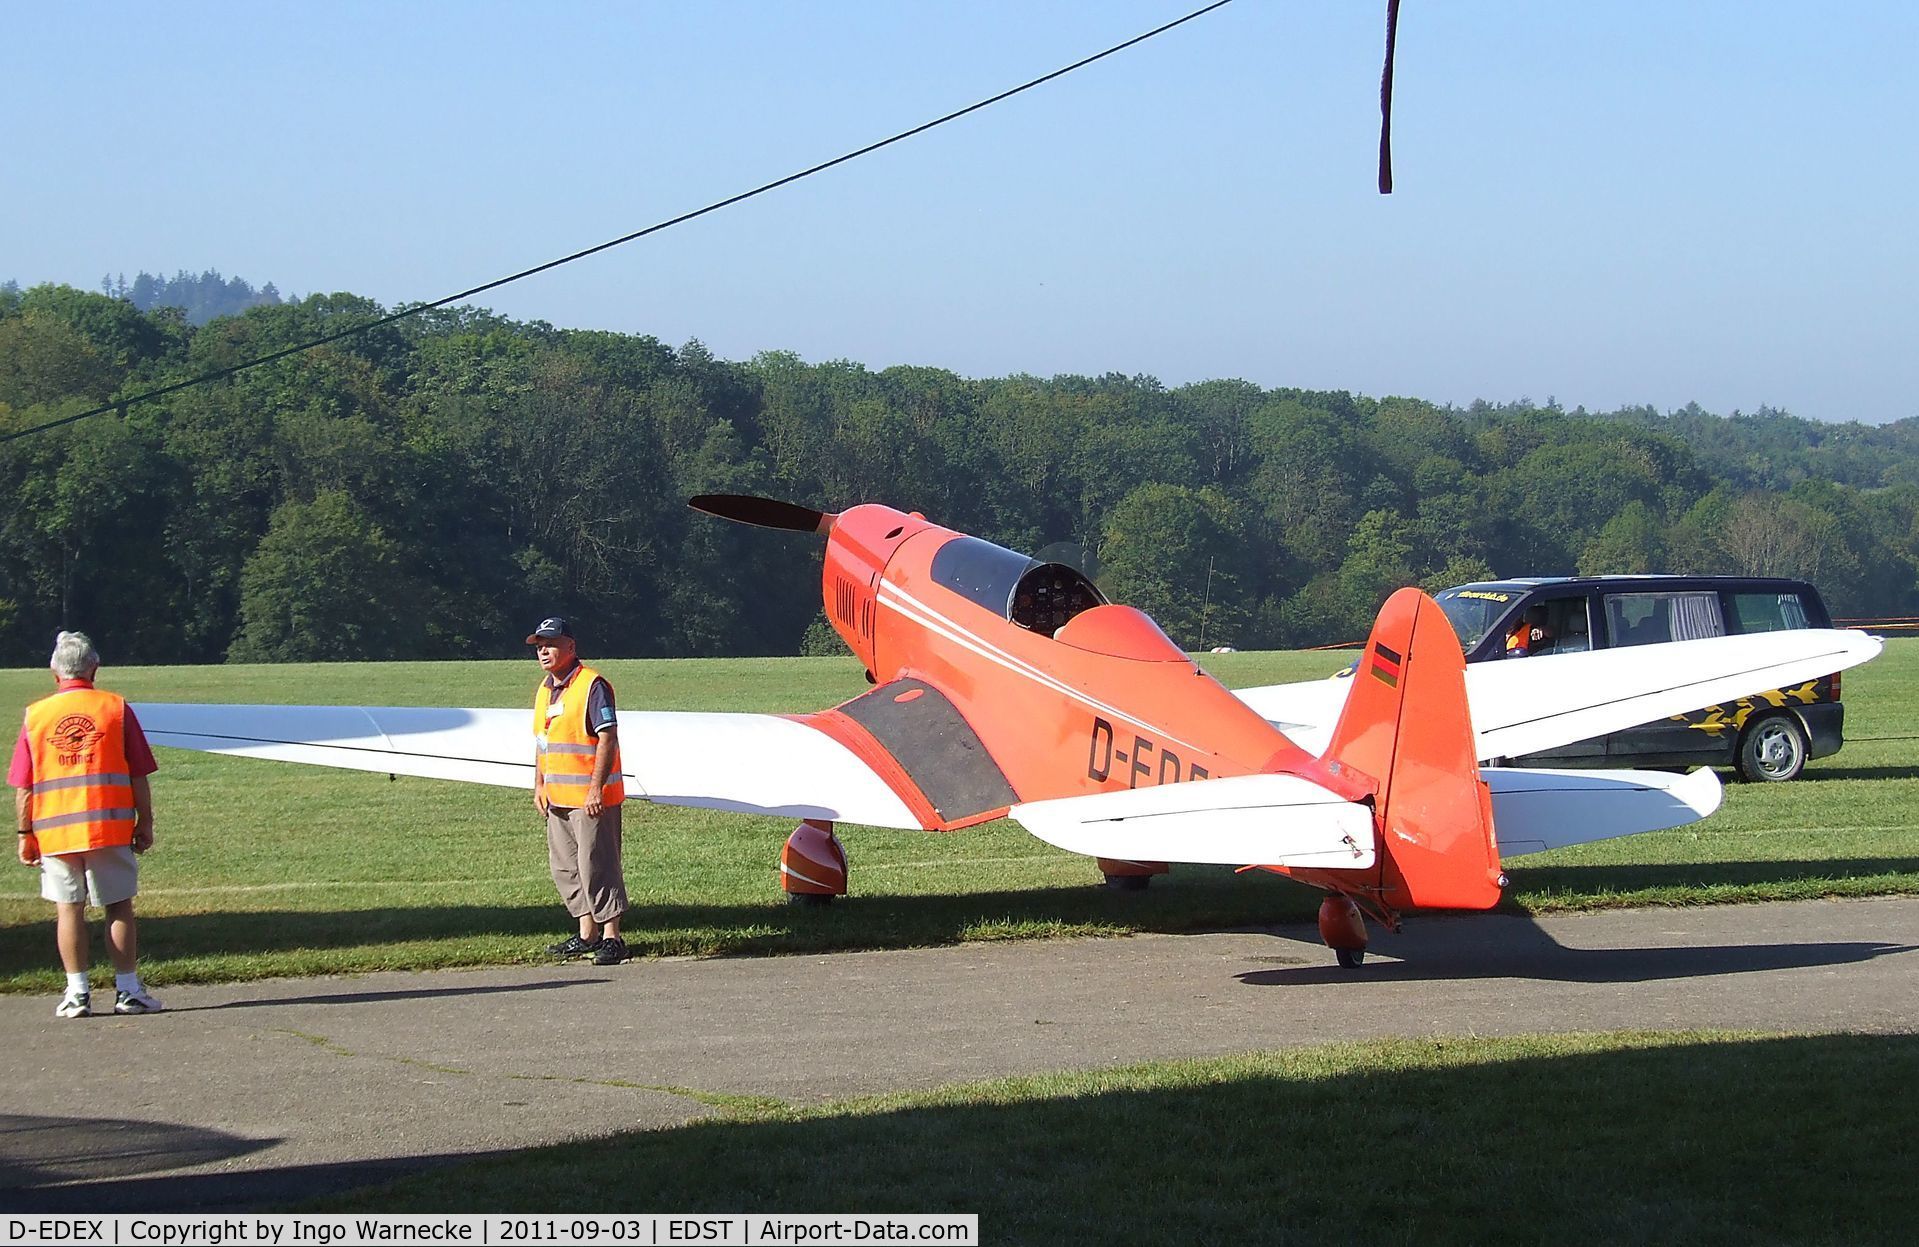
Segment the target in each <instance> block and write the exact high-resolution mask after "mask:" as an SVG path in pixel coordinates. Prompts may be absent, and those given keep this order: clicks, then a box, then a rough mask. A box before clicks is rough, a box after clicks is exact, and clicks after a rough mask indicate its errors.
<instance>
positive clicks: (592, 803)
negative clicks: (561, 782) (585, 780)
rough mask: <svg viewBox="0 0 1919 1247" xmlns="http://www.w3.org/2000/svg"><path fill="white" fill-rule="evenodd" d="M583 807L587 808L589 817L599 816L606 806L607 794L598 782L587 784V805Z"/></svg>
mask: <svg viewBox="0 0 1919 1247" xmlns="http://www.w3.org/2000/svg"><path fill="white" fill-rule="evenodd" d="M582 808H583V809H585V810H586V816H587V817H588V818H598V817H599V816H600V811H601V810H603V809H605V808H606V794H605V793H604V792H602V791H601V790H600V786H599V785H598V784H588V785H587V786H586V805H585V806H584V807H582Z"/></svg>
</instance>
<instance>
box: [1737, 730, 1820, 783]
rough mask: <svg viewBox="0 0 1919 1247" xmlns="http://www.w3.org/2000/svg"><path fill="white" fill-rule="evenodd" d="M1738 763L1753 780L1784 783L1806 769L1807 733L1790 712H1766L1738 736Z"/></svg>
mask: <svg viewBox="0 0 1919 1247" xmlns="http://www.w3.org/2000/svg"><path fill="white" fill-rule="evenodd" d="M1735 765H1736V766H1737V767H1738V768H1739V774H1740V777H1741V778H1743V779H1747V780H1750V781H1752V782H1753V783H1756V784H1759V783H1773V784H1776V783H1782V782H1784V781H1785V780H1789V779H1797V778H1798V777H1799V773H1800V772H1801V771H1803V770H1805V769H1806V733H1805V731H1804V730H1803V729H1802V728H1800V726H1799V721H1798V720H1797V719H1795V718H1793V717H1792V716H1791V715H1789V714H1773V715H1767V716H1766V717H1765V718H1763V719H1761V720H1759V721H1758V722H1757V723H1752V724H1748V725H1747V727H1746V730H1745V733H1744V734H1743V735H1741V736H1740V737H1739V754H1738V757H1737V759H1736V762H1735Z"/></svg>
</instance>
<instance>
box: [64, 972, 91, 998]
mask: <svg viewBox="0 0 1919 1247" xmlns="http://www.w3.org/2000/svg"><path fill="white" fill-rule="evenodd" d="M67 995H69V996H85V995H87V972H86V971H85V970H74V971H71V972H69V973H68V974H67Z"/></svg>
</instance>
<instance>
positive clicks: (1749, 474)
mask: <svg viewBox="0 0 1919 1247" xmlns="http://www.w3.org/2000/svg"><path fill="white" fill-rule="evenodd" d="M142 276H145V275H144V274H143V275H142ZM181 276H182V277H183V278H184V277H187V276H188V275H186V274H182V275H181ZM205 276H206V277H207V278H208V279H209V281H211V280H213V279H217V280H219V281H220V282H221V283H222V284H223V286H224V287H225V288H226V289H227V290H228V291H229V294H230V295H231V294H232V293H233V287H232V285H231V284H230V283H227V282H226V279H223V278H219V275H218V274H217V273H215V274H208V275H205ZM234 280H235V281H237V280H238V279H234ZM240 284H241V285H242V286H244V284H245V283H240ZM124 285H125V283H119V286H124ZM108 289H109V293H94V292H90V291H83V290H78V289H75V288H72V287H69V286H57V285H40V286H34V287H31V288H28V289H21V288H20V287H18V286H16V285H11V284H9V285H6V286H0V437H5V436H6V435H7V434H9V433H16V432H19V431H22V430H26V429H29V428H32V427H34V426H37V425H41V424H45V423H47V422H48V421H51V420H57V419H59V418H60V417H62V416H64V415H72V414H76V413H78V412H81V411H85V410H88V409H90V408H92V407H96V406H99V405H101V404H104V403H109V402H113V401H116V400H119V399H123V398H126V397H129V396H132V395H137V394H140V393H142V392H144V391H146V390H150V389H153V388H155V387H157V386H160V385H164V384H167V383H170V382H173V381H178V380H184V379H186V378H189V377H193V376H197V375H200V374H204V373H208V372H213V371H216V370H219V369H222V368H226V367H230V366H232V365H235V364H239V363H243V362H245V361H247V360H250V359H253V358H255V357H257V356H260V355H263V354H267V353H269V352H272V351H275V350H278V349H281V348H284V347H288V346H292V345H295V344H298V343H300V342H303V341H307V340H310V339H312V338H315V337H319V336H322V335H324V334H326V333H329V332H333V331H337V330H340V329H343V328H347V327H350V326H354V325H358V324H362V323H365V322H368V321H371V320H374V319H378V318H379V317H380V316H382V315H383V314H384V313H385V312H386V309H384V308H382V307H381V306H380V305H378V304H377V303H375V302H373V301H371V300H369V299H365V298H361V297H358V296H355V295H351V294H330V295H313V296H310V297H307V298H304V299H299V300H292V301H285V302H277V301H274V300H277V298H278V295H277V292H272V293H271V294H270V295H265V301H262V302H258V303H256V304H255V305H253V306H250V307H247V308H246V310H244V311H242V312H240V313H238V314H235V315H219V316H215V317H214V318H213V319H211V320H208V321H207V322H206V323H204V324H197V323H195V320H194V319H193V317H191V316H189V315H188V312H187V310H186V309H185V308H183V307H180V306H166V305H163V304H160V303H154V304H153V305H151V306H149V307H148V308H146V310H142V309H141V308H140V307H138V306H136V305H135V302H134V300H133V299H132V297H131V294H132V291H131V290H128V289H120V288H118V287H116V285H115V284H114V283H112V282H109V283H108ZM193 289H194V290H196V291H199V292H201V293H204V291H205V290H207V289H210V286H209V285H208V284H207V283H199V284H198V285H196V286H194V287H193ZM270 291H271V287H270V286H269V287H264V288H262V291H261V292H254V291H252V289H251V287H247V288H246V293H247V295H248V297H252V296H254V295H257V294H258V295H264V294H265V292H270ZM712 492H725V493H754V494H764V495H770V496H773V497H779V498H785V499H790V500H793V501H796V502H800V503H803V504H805V505H808V506H817V507H820V508H823V509H826V510H839V509H842V508H844V507H846V506H849V505H852V504H854V503H858V502H869V501H871V502H885V503H888V504H890V505H893V506H897V507H900V508H902V509H907V510H917V511H920V512H922V513H924V514H925V515H926V516H927V517H929V518H930V519H933V520H934V521H936V522H938V523H941V524H945V525H948V526H950V527H954V528H959V529H962V530H965V531H968V532H972V533H975V534H977V535H979V536H982V537H986V538H988V539H990V540H993V541H996V542H999V543H1001V544H1003V545H1007V546H1011V547H1014V548H1018V549H1023V550H1028V551H1033V550H1038V549H1041V548H1043V547H1048V546H1051V545H1053V544H1054V543H1059V542H1070V543H1075V544H1076V545H1078V546H1080V547H1082V548H1083V549H1084V550H1085V551H1087V552H1088V553H1089V554H1090V555H1091V557H1092V559H1093V561H1094V563H1095V565H1096V571H1097V578H1098V581H1099V583H1100V585H1101V587H1102V588H1103V589H1104V590H1105V591H1106V592H1107V594H1108V595H1109V596H1110V597H1112V598H1114V599H1116V600H1120V601H1126V602H1131V603H1133V604H1135V605H1138V606H1140V607H1142V608H1144V609H1145V610H1147V611H1148V612H1149V613H1151V614H1152V615H1153V616H1154V617H1155V618H1156V619H1158V620H1159V621H1160V623H1161V624H1162V625H1163V626H1164V627H1165V628H1166V630H1167V631H1168V632H1169V633H1170V634H1171V635H1172V636H1173V637H1174V638H1175V639H1176V640H1177V641H1179V642H1180V643H1181V644H1183V645H1186V646H1188V647H1193V648H1199V647H1202V646H1212V645H1220V644H1230V645H1233V646H1236V647H1238V648H1242V649H1248V648H1267V647H1291V646H1305V645H1316V644H1324V643H1332V642H1339V641H1350V640H1354V639H1356V638H1358V637H1360V636H1363V635H1364V633H1365V630H1366V627H1367V625H1368V624H1369V622H1370V620H1371V617H1372V614H1373V612H1374V611H1375V609H1376V608H1377V607H1378V605H1379V603H1380V602H1381V601H1382V600H1383V599H1384V598H1385V596H1386V595H1387V594H1388V593H1389V592H1390V591H1391V590H1393V589H1395V588H1397V587H1399V586H1401V585H1405V584H1419V585H1423V586H1426V587H1428V588H1437V587H1442V586H1445V585H1450V584H1457V583H1461V582H1464V581H1469V580H1476V579H1485V578H1489V577H1493V576H1515V575H1552V574H1568V573H1575V572H1577V573H1622V572H1645V571H1669V572H1751V573H1764V574H1776V575H1792V576H1805V577H1807V578H1810V579H1812V580H1813V581H1815V582H1816V583H1817V584H1819V585H1820V587H1821V588H1822V589H1823V590H1824V591H1825V594H1826V596H1827V599H1828V601H1829V603H1830V604H1831V606H1832V608H1833V611H1834V613H1835V614H1836V615H1840V616H1892V615H1906V614H1913V613H1919V418H1913V419H1907V420H1902V421H1899V422H1896V423H1893V424H1887V425H1881V426H1868V425H1863V424H1858V423H1843V424H1828V423H1820V422H1816V421H1811V420H1805V419H1800V418H1797V417H1794V416H1792V415H1789V414H1787V413H1784V412H1779V411H1773V410H1766V409H1762V410H1760V411H1758V412H1755V413H1751V414H1741V413H1733V414H1731V415H1715V414H1713V413H1709V412H1706V411H1703V410H1700V409H1699V408H1698V407H1697V406H1688V407H1686V408H1684V409H1681V410H1677V411H1671V412H1666V413H1663V414H1662V413H1661V412H1659V411H1656V410H1654V409H1651V408H1625V409H1622V410H1618V411H1610V412H1588V411H1585V410H1583V409H1574V410H1571V411H1568V410H1563V409H1561V408H1560V407H1559V406H1558V405H1557V404H1555V403H1552V402H1550V401H1548V402H1547V403H1545V404H1544V405H1539V404H1534V403H1532V402H1530V401H1518V402H1500V403H1493V402H1476V403H1473V404H1472V405H1471V406H1469V407H1464V408H1461V407H1456V406H1441V405H1435V404H1433V403H1430V402H1425V401H1422V400H1420V399H1417V398H1402V397H1386V398H1371V397H1364V396H1357V395H1353V394H1348V393H1343V392H1325V391H1314V390H1303V389H1290V388H1276V389H1266V388H1262V387H1261V386H1258V385H1255V384H1252V383H1249V382H1246V381H1239V380H1214V381H1205V382H1199V383H1196V384H1190V385H1182V386H1177V387H1172V388H1169V387H1166V386H1163V385H1161V384H1160V383H1159V382H1158V381H1156V380H1154V379H1153V378H1151V377H1147V376H1123V375H1120V374H1117V373H1110V374H1107V375H1105V376H1099V377H1086V376H1054V377H1044V378H1042V377H1035V376H1025V375H1015V376H1007V377H996V378H983V379H975V378H967V377H961V376H958V375H955V374H954V373H952V372H949V371H945V370H942V369H939V368H933V367H895V368H887V369H884V370H880V371H874V370H871V369H869V368H867V367H865V366H863V365H861V364H859V363H855V362H851V361H846V360H833V361H826V362H822V363H807V362H805V361H803V360H801V359H800V358H798V357H797V356H795V355H793V354H791V353H788V352H783V351H777V350H768V351H765V352H763V353H761V354H759V355H756V356H754V357H753V358H751V359H748V360H745V361H740V362H735V361H729V360H724V359H719V358H716V357H714V356H713V355H712V354H711V353H710V352H709V351H708V350H707V349H706V348H704V347H703V346H702V345H701V344H700V343H698V342H688V343H686V344H685V345H683V346H679V347H672V346H668V345H666V344H663V343H661V342H660V341H658V340H656V339H654V338H652V337H647V336H643V335H627V334H619V333H611V332H601V331H593V330H580V329H557V328H555V327H553V326H552V325H549V324H545V323H543V322H519V321H513V320H509V319H506V318H502V317H500V316H497V315H494V314H491V313H489V312H486V311H483V310H474V309H464V308H453V309H442V310H437V311H428V312H423V313H421V314H420V315H417V316H413V317H410V318H408V319H405V320H401V321H399V322H396V323H394V324H391V325H387V326H384V327H381V328H379V329H375V330H373V331H371V332H367V333H363V334H358V335H356V336H353V337H350V338H346V339H344V340H342V341H340V342H337V343H335V344H333V345H330V346H326V347H321V348H317V349H314V350H311V351H307V352H304V353H300V354H297V355H292V356H289V357H288V358H286V359H283V360H280V361H278V362H275V363H272V364H268V365H265V366H262V367H259V368H254V369H251V370H248V371H244V372H241V373H238V374H236V375H234V376H232V377H230V378H228V379H225V380H222V381H218V382H213V383H209V384H205V385H198V386H193V387H189V388H186V389H182V390H180V391H178V392H176V393H173V394H170V395H168V396H166V397H164V398H161V399H156V400H152V401H147V402H140V403H134V404H132V405H130V406H128V407H126V408H125V409H124V412H123V414H111V415H103V416H97V417H94V418H91V419H88V420H84V421H79V422H76V423H73V424H68V425H65V426H62V427H59V428H56V429H52V430H49V431H46V432H41V433H35V434H32V435H30V436H23V437H17V438H13V439H11V440H7V441H4V442H0V498H3V499H4V505H0V665H4V666H14V667H24V666H32V665H38V664H41V663H43V662H44V661H45V656H46V653H47V651H48V648H49V644H50V641H51V639H52V636H53V633H54V631H55V630H56V629H58V628H61V627H76V628H82V629H85V630H86V631H88V632H90V633H91V634H92V635H93V637H94V639H95V641H96V643H97V644H98V645H99V647H100V649H101V651H102V653H103V654H104V655H105V656H106V657H107V660H108V661H109V663H117V664H135V663H138V664H155V663H210V662H221V661H234V662H282V661H314V660H342V659H400V658H405V659H423V658H448V659H452V658H471V657H498V656H507V655H516V654H518V653H519V652H521V645H520V641H521V638H522V637H523V636H524V635H525V634H526V631H527V627H528V625H529V624H530V623H531V622H532V621H534V620H537V619H539V618H541V617H542V616H545V615H551V614H556V613H559V614H565V615H568V616H570V617H572V618H573V619H575V620H576V621H577V622H578V624H579V626H580V631H581V636H582V649H583V652H585V653H587V654H589V655H595V656H683V655H746V654H795V653H802V652H827V651H829V650H831V649H832V648H833V647H834V645H835V644H836V641H835V640H834V638H832V636H831V634H830V632H828V631H827V630H826V629H825V627H824V622H823V618H822V617H821V613H820V599H819V586H818V575H819V558H820V556H819V547H818V544H817V542H816V541H814V540H811V539H808V538H806V537H803V536H799V535H795V534H790V533H779V532H771V531H766V530H759V529H747V528H743V527H740V526H737V525H731V524H726V523H722V522H720V521H717V520H713V519H710V518H707V517H704V516H701V515H699V514H696V513H694V512H692V511H690V510H688V509H687V507H686V505H685V500H686V499H687V498H688V497H689V496H691V495H694V494H699V493H712Z"/></svg>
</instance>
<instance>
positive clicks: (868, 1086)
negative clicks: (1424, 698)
mask: <svg viewBox="0 0 1919 1247" xmlns="http://www.w3.org/2000/svg"><path fill="white" fill-rule="evenodd" d="M49 944H51V940H49ZM49 955H51V947H49ZM162 995H163V996H164V998H165V1000H166V1002H167V1006H168V1010H169V1011H168V1012H167V1013H164V1014H160V1015H157V1016H153V1017H145V1018H115V1017H95V1018H90V1019H86V1020H80V1021H56V1020H55V1019H54V1017H53V1003H54V1002H53V997H51V996H33V997H26V996H9V997H4V998H0V1046H3V1047H4V1050H5V1051H6V1052H7V1053H8V1066H9V1068H8V1077H7V1078H6V1079H5V1081H4V1082H3V1083H0V1210H6V1211H15V1210H38V1211H66V1210H93V1211H109V1210H129V1211H132V1210H145V1211H159V1210H181V1211H184V1210H188V1209H195V1208H258V1207H261V1206H263V1205H267V1204H277V1203H282V1202H285V1201H288V1200H294V1199H301V1198H308V1197H311V1196H314V1195H317V1194H321V1193H325V1192H328V1191H337V1190H340V1189H343V1188H345V1187H350V1186H354V1185H358V1184H361V1183H366V1182H372V1181H379V1180H383V1179H384V1178H386V1177H389V1176H393V1175H395V1174H397V1173H399V1172H403V1171H405V1170H407V1169H410V1168H414V1167H417V1166H420V1165H423V1164H430V1163H433V1162H436V1161H441V1160H446V1159H451V1158H457V1157H461V1156H469V1155H475V1154H481V1153H489V1152H497V1151H501V1150H506V1149H513V1148H521V1147H527V1146H531V1145H534V1144H540V1143H551V1142H556V1141H560V1140H565V1139H570V1138H578V1137H581V1136H588V1135H597V1134H605V1133H609V1132H612V1131H617V1130H628V1129H633V1128H636V1127H655V1126H668V1125H672V1124H675V1123H678V1122H683V1121H687V1120H690V1119H692V1118H695V1117H699V1116H701V1115H703V1114H705V1113H707V1112H709V1111H711V1110H709V1109H708V1108H706V1107H705V1105H704V1104H703V1103H702V1102H701V1100H700V1099H699V1098H697V1094H696V1093H725V1094H757V1095H768V1096H777V1097H780V1098H783V1099H788V1100H794V1101H817V1100H821V1099H830V1098H839V1097H843V1096H850V1095H857V1094H861V1093H867V1092H882V1091H894V1090H903V1089H912V1088H923V1087H932V1086H937V1085H939V1084H942V1083H949V1082H955V1081H960V1080H965V1079H976V1078H987V1077H994V1076H999V1075H1007V1074H1022V1073H1035V1072H1042V1071H1051V1070H1065V1069H1089V1068H1100V1067H1106V1066H1113V1065H1121V1064H1126V1063H1131V1062H1136V1061H1146V1060H1156V1059H1162V1058H1175V1057H1194V1056H1208V1055H1214V1054H1219V1053H1227V1052H1241V1051H1247V1050H1250V1049H1257V1048H1272V1047H1285V1046H1291V1045H1300V1044H1311V1043H1318V1042H1322V1041H1329V1040H1340V1039H1359V1038H1368V1037H1376V1036H1388V1035H1442V1034H1443V1035H1465V1034H1476V1035H1496V1034H1520V1033H1531V1032H1546V1031H1584V1030H1617V1029H1628V1028H1631V1029H1652V1030H1661V1029H1679V1028H1694V1027H1728V1028H1755V1029H1765V1030H1796V1031H1919V898H1915V897H1890V898H1882V899H1875V900H1861V901H1811V902H1800V903H1792V904H1775V905H1739V906H1720V907H1709V908H1698V909H1639V910H1622V911H1616V912H1609V913H1597V914H1582V915H1564V916H1558V917H1548V918H1542V919H1527V918H1518V917H1511V916H1505V915H1475V916H1460V917H1453V916H1442V917H1433V918H1422V919H1420V920H1418V921H1417V922H1415V923H1413V924H1411V925H1409V926H1408V928H1407V929H1406V931H1405V932H1404V933H1403V934H1400V935H1397V936H1394V935H1377V936H1376V937H1375V941H1374V945H1373V956H1372V957H1370V958H1369V959H1368V961H1367V964H1366V965H1365V966H1364V967H1363V968H1362V969H1361V970H1359V971H1356V972H1355V971H1343V970H1340V969H1338V968H1337V967H1335V966H1334V965H1333V964H1332V956H1331V954H1330V953H1329V952H1328V951H1327V950H1326V949H1324V948H1323V947H1321V946H1320V945H1319V943H1318V940H1317V936H1316V934H1315V932H1314V931H1313V930H1312V929H1311V928H1309V927H1282V928H1277V929H1275V930H1272V931H1262V932H1230V933H1222V934H1211V935H1188V936H1168V935H1153V936H1136V937H1132V938H1126V939H1106V940H1060V941H1042V942H1032V943H1006V944H970V945H963V946H960V947H955V948H936V949H919V950H909V951H902V952H875V953H840V954H834V955H822V956H803V957H768V958H731V959H722V960H694V959H674V960H668V961H652V962H636V963H630V964H628V965H624V966H618V967H611V968H605V969H600V968H595V967H592V966H589V965H584V964H577V965H558V966H548V967H541V968H531V969H529V968H518V969H507V970H472V971H446V972H439V973H432V974H399V973H394V974H372V975H366V976H362V977H355V978H322V979H282V980H275V981H270V982H260V983H238V984H229V985H223V986H216V987H173V988H170V989H166V990H164V991H163V993H162ZM111 998H112V997H111V992H109V993H107V999H109V1000H110V999H111ZM95 999H96V1001H97V1000H99V999H100V995H99V993H97V992H96V994H95Z"/></svg>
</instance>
